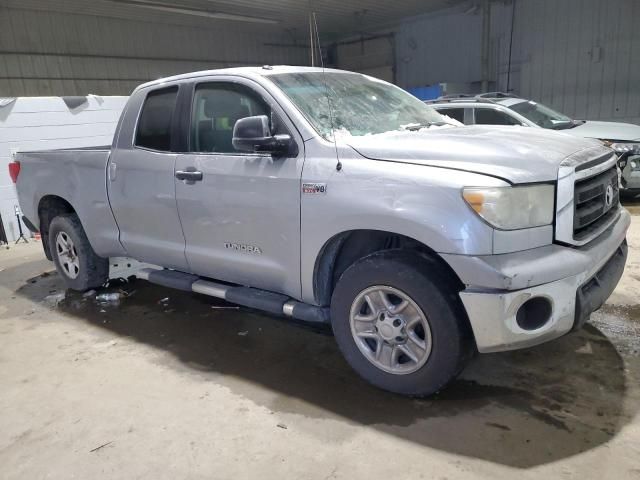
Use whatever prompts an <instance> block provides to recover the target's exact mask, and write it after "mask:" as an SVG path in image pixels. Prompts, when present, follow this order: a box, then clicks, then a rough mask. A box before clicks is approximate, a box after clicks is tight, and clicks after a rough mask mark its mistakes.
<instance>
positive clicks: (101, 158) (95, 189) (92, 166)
mask: <svg viewBox="0 0 640 480" xmlns="http://www.w3.org/2000/svg"><path fill="white" fill-rule="evenodd" d="M110 154H111V147H110V146H105V147H85V148H68V149H57V150H44V151H37V152H20V153H18V154H17V155H16V160H17V161H18V162H20V175H19V176H18V182H17V185H16V188H17V191H18V198H19V201H20V206H21V207H22V212H23V214H24V216H25V217H26V218H27V219H28V220H29V221H30V222H31V223H32V224H33V225H34V226H35V227H36V228H38V229H39V228H40V212H41V211H42V210H43V209H46V208H48V204H49V203H50V202H51V201H52V200H56V201H58V200H59V199H61V200H63V201H65V202H67V203H68V204H69V205H73V207H74V209H75V212H76V213H77V215H78V217H79V218H80V221H81V222H82V225H83V226H84V227H85V231H86V233H87V237H88V238H89V241H90V243H91V245H92V247H93V249H94V250H95V251H96V253H97V254H98V255H100V253H101V252H112V251H113V250H114V246H119V245H120V244H119V241H118V227H117V224H116V222H115V219H114V217H113V214H112V212H111V208H110V206H109V200H108V196H107V164H108V161H109V156H110Z"/></svg>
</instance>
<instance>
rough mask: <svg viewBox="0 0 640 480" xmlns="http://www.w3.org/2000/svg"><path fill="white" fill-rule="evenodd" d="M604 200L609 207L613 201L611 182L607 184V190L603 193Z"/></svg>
mask: <svg viewBox="0 0 640 480" xmlns="http://www.w3.org/2000/svg"><path fill="white" fill-rule="evenodd" d="M604 202H605V203H606V204H607V207H610V206H611V204H612V203H613V186H612V185H611V184H609V185H607V191H606V192H605V194H604Z"/></svg>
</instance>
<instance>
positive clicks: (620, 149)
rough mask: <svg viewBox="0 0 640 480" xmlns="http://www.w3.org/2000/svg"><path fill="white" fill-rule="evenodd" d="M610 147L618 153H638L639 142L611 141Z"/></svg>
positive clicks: (639, 149) (639, 151) (639, 148)
mask: <svg viewBox="0 0 640 480" xmlns="http://www.w3.org/2000/svg"><path fill="white" fill-rule="evenodd" d="M611 148H613V149H614V150H615V151H616V153H619V154H622V153H629V152H631V153H637V154H640V143H612V144H611Z"/></svg>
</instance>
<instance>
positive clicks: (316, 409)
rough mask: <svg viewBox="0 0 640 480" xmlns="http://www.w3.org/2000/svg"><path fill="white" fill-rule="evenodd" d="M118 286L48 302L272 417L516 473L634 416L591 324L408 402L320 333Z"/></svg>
mask: <svg viewBox="0 0 640 480" xmlns="http://www.w3.org/2000/svg"><path fill="white" fill-rule="evenodd" d="M61 289H62V282H61V280H60V278H59V277H58V275H57V274H55V273H53V274H50V275H46V276H40V277H36V278H34V279H31V280H30V281H29V282H28V283H26V284H25V285H24V286H22V287H21V288H19V289H18V291H17V293H18V295H21V296H24V297H26V298H27V299H29V300H31V301H33V302H42V301H43V299H44V297H45V296H46V295H48V294H49V293H50V292H52V291H55V290H58V291H62V290H61ZM125 289H126V290H127V291H129V292H133V294H132V295H131V296H130V297H127V298H124V299H123V300H122V301H121V303H120V304H118V305H115V304H106V305H105V304H100V303H98V302H96V301H95V299H94V298H85V297H83V296H82V295H80V294H76V293H72V292H67V295H66V298H65V300H63V301H62V302H61V303H60V304H59V305H58V306H57V307H56V308H57V309H58V310H59V311H61V312H62V313H64V314H65V315H68V316H71V317H74V318H75V319H77V320H80V321H82V322H88V323H89V324H93V325H95V326H98V327H100V328H104V329H107V330H109V331H111V332H113V333H114V334H116V335H119V336H124V337H128V338H130V339H134V340H135V341H137V342H140V343H143V344H147V345H151V346H154V347H156V348H158V349H160V350H164V351H166V352H169V353H170V354H171V355H169V356H166V360H163V362H166V364H167V366H169V367H171V368H174V369H177V370H178V371H189V372H197V373H198V374H199V375H202V376H203V377H204V378H206V379H207V380H209V381H214V382H216V383H219V384H223V385H227V386H228V387H229V388H230V389H231V390H232V391H234V392H235V393H238V394H240V395H243V396H245V397H247V398H249V399H251V400H252V401H254V402H255V403H258V404H261V405H264V406H266V407H267V408H269V409H271V410H272V411H276V412H284V413H295V414H297V415H303V416H305V417H311V418H318V419H324V418H329V419H334V420H338V421H341V422H345V421H346V422H348V423H351V424H355V425H362V426H367V427H368V428H372V429H375V430H378V431H382V432H385V433H387V434H389V435H394V436H396V437H399V438H401V439H404V440H409V441H411V442H415V443H416V444H419V445H423V446H425V447H429V448H433V449H438V450H441V451H445V452H449V453H454V454H459V455H464V456H468V457H473V458H478V459H482V460H486V461H490V462H495V463H499V464H504V465H508V466H511V467H516V468H529V467H533V466H537V465H541V464H546V463H549V462H553V461H557V460H559V459H562V458H566V457H569V456H572V455H576V454H579V453H581V452H584V451H587V450H589V449H592V448H594V447H596V446H598V445H601V444H603V443H605V442H607V441H609V440H611V439H612V438H613V437H614V436H615V435H616V433H617V432H618V431H619V430H620V429H621V428H622V427H623V426H624V425H625V424H626V423H627V422H629V421H630V419H631V418H632V417H633V415H634V414H635V413H636V412H635V411H634V412H629V411H624V410H623V405H624V403H625V402H624V400H625V394H626V386H625V376H624V365H623V360H622V358H621V357H620V355H619V354H618V352H617V351H616V349H615V347H614V346H613V345H612V344H611V343H610V341H609V340H608V339H607V337H605V336H604V335H603V334H602V333H601V332H600V331H598V330H597V329H596V328H594V327H592V326H587V328H585V329H584V330H583V331H581V332H578V333H574V334H571V335H567V336H565V337H564V338H561V339H559V340H557V341H555V342H551V343H549V344H546V345H543V346H540V347H537V348H534V349H529V350H524V351H519V352H510V353H502V354H492V355H481V356H478V357H477V358H476V359H475V360H474V361H472V363H471V364H470V365H469V367H468V368H467V369H466V371H465V372H464V373H463V375H462V376H461V377H460V378H459V379H458V380H457V381H455V382H454V383H453V384H452V385H451V386H449V387H448V388H447V389H446V390H444V391H443V392H441V393H440V394H438V395H436V396H434V397H432V398H428V399H411V398H404V397H401V396H396V395H393V394H389V393H386V392H382V391H379V390H377V389H375V388H373V387H370V386H369V385H368V384H366V383H365V382H364V381H362V380H361V379H360V378H359V377H357V376H356V374H355V373H353V372H352V371H351V370H350V368H349V367H348V366H347V365H346V363H345V362H344V360H343V359H342V357H341V355H340V352H339V351H338V349H337V347H336V345H335V343H334V341H333V338H332V336H331V334H330V332H329V331H328V330H327V329H323V328H317V327H309V326H304V325H298V324H294V323H292V322H290V321H285V320H281V319H278V318H273V317H268V316H265V315H263V314H261V313H257V312H253V311H250V310H246V309H239V310H236V309H226V308H219V307H229V305H228V304H225V303H224V302H219V301H216V300H212V299H209V298H207V297H202V296H198V295H194V294H190V293H185V292H179V291H175V290H169V289H165V288H162V287H158V286H155V285H151V284H149V283H147V282H143V281H137V282H133V283H131V284H128V285H126V286H125ZM112 290H113V291H117V289H112ZM165 298H168V300H164V301H162V300H163V299H165ZM212 307H213V308H212ZM216 307H217V308H216ZM265 388H266V389H268V390H269V391H270V392H269V394H268V395H265V394H264V389H265ZM260 391H262V392H260ZM309 434H311V435H313V434H316V435H317V434H318V433H316V432H309Z"/></svg>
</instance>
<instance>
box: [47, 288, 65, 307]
mask: <svg viewBox="0 0 640 480" xmlns="http://www.w3.org/2000/svg"><path fill="white" fill-rule="evenodd" d="M66 297H67V295H66V293H64V292H61V293H53V294H51V295H47V296H46V297H44V303H46V304H47V305H48V306H50V307H52V308H55V307H57V306H58V304H59V303H60V302H62V301H63V300H64V299H65V298H66Z"/></svg>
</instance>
